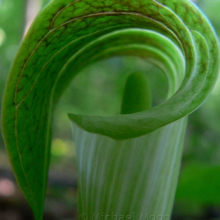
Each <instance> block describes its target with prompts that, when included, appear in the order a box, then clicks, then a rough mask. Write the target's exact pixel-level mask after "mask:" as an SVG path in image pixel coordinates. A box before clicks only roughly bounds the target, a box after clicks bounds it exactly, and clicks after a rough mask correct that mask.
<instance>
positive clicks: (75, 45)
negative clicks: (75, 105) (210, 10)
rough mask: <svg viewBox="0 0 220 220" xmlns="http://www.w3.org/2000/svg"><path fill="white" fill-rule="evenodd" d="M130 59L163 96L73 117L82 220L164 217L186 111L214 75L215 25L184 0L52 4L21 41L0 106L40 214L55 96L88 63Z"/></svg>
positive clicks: (15, 159)
mask: <svg viewBox="0 0 220 220" xmlns="http://www.w3.org/2000/svg"><path fill="white" fill-rule="evenodd" d="M130 55H132V56H138V57H141V58H143V59H146V60H148V61H149V62H151V63H153V64H155V65H156V66H158V67H159V68H160V69H162V70H163V72H164V73H165V74H166V76H167V78H168V82H169V91H168V94H167V100H166V101H165V102H164V103H162V104H161V105H158V106H156V107H152V108H147V109H146V110H145V109H140V112H137V110H134V111H133V112H129V111H128V112H127V107H125V109H123V108H122V114H120V115H116V116H109V117H101V116H82V115H75V114H71V115H69V117H70V119H71V120H72V122H73V123H72V127H73V133H74V134H73V135H74V141H75V145H76V156H77V163H78V172H79V173H78V178H79V180H78V183H79V205H78V207H79V219H92V218H93V217H96V218H97V219H101V218H102V217H103V216H104V218H105V219H110V217H111V216H112V217H114V216H116V217H117V219H119V217H120V215H121V216H122V217H123V216H124V219H126V217H127V219H129V218H130V219H131V218H133V219H144V217H145V219H146V216H148V217H150V216H155V217H160V216H161V217H162V218H163V219H166V218H169V217H170V214H171V209H172V204H173V198H174V193H175V188H176V183H177V177H178V172H179V166H180V159H181V152H182V142H183V136H184V131H185V125H186V120H187V115H188V114H190V113H191V112H193V111H194V110H195V109H197V108H198V107H199V106H200V105H201V104H202V103H203V102H204V101H205V99H206V98H207V96H208V95H209V94H210V92H211V90H212V88H213V86H214V84H215V81H216V79H217V76H218V69H219V45H218V41H217V38H216V35H215V33H214V31H213V28H212V26H211V25H210V23H209V22H208V20H207V19H206V17H205V16H204V15H203V14H202V12H201V11H200V10H199V9H198V8H197V7H196V6H195V5H194V3H192V2H191V1H190V0H95V1H93V0H53V1H52V2H51V3H49V4H48V5H47V6H46V7H45V8H44V9H43V10H42V11H41V13H40V14H39V15H38V16H37V18H36V19H35V21H34V22H33V24H32V26H31V28H30V29H29V31H28V33H27V35H26V36H25V38H24V40H23V42H22V44H21V46H20V49H19V51H18V53H17V56H16V58H15V60H14V63H13V66H12V68H11V72H10V75H9V78H8V83H7V86H6V90H5V94H4V100H3V111H2V126H3V133H4V139H5V143H6V146H7V150H8V154H9V156H10V160H11V164H12V167H13V170H14V173H15V176H16V178H17V181H18V183H19V185H20V187H21V189H22V190H23V192H24V194H25V196H26V198H27V200H28V202H29V204H30V206H31V207H32V209H33V212H34V215H35V219H36V220H41V219H42V215H43V207H44V199H45V192H46V185H47V176H48V167H49V158H50V143H51V119H52V112H53V109H54V107H55V105H56V103H57V101H58V100H59V97H60V96H61V94H62V92H63V90H64V89H65V88H66V87H67V86H68V84H69V82H70V80H71V79H72V78H74V77H75V76H76V75H77V73H78V72H79V71H80V70H81V69H82V68H84V67H85V66H87V65H91V64H92V63H94V62H96V61H98V60H101V59H107V58H109V57H112V56H130ZM134 77H135V78H136V77H141V76H140V75H138V74H137V75H136V74H135V76H134ZM149 83H150V82H149ZM129 90H130V89H128V91H129ZM130 91H131V90H130ZM127 95H128V96H129V92H128V93H127V91H126V89H125V97H126V96H127ZM143 99H144V97H143ZM127 100H128V99H127ZM134 100H135V99H134ZM143 101H144V100H143ZM124 103H125V106H126V103H127V101H126V98H125V102H124ZM140 103H141V99H139V98H137V103H136V104H137V105H139V104H140ZM140 106H142V105H141V104H140ZM128 113H129V114H128ZM109 215H110V217H109ZM130 216H131V217H130Z"/></svg>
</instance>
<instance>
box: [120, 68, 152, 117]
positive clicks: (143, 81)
mask: <svg viewBox="0 0 220 220" xmlns="http://www.w3.org/2000/svg"><path fill="white" fill-rule="evenodd" d="M150 108H151V93H150V88H149V84H148V81H147V77H146V76H145V75H144V74H143V73H140V72H135V73H132V74H130V75H129V76H128V78H127V81H126V84H125V88H124V94H123V99H122V105H121V114H132V113H136V112H141V111H145V110H147V109H150Z"/></svg>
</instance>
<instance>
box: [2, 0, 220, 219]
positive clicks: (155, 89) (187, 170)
mask: <svg viewBox="0 0 220 220" xmlns="http://www.w3.org/2000/svg"><path fill="white" fill-rule="evenodd" d="M48 2H49V0H0V96H1V98H2V94H3V90H4V85H5V81H6V79H7V76H8V73H9V70H10V66H11V64H12V62H13V59H14V56H15V54H16V51H17V50H18V47H19V43H20V41H21V39H22V37H23V35H24V33H25V32H26V30H27V29H28V27H29V25H30V23H31V21H32V19H33V18H34V17H35V16H36V14H37V13H38V11H39V10H40V9H41V8H42V7H44V5H46V4H47V3H48ZM195 2H196V4H198V6H199V7H200V8H201V10H202V11H204V13H205V14H206V15H207V17H208V18H209V19H210V21H211V22H212V24H213V26H214V28H215V29H216V32H217V34H218V36H220V0H197V1H195ZM134 71H141V72H143V73H145V74H146V75H147V78H148V80H149V82H150V87H151V91H152V96H153V105H154V106H155V105H158V104H160V103H161V102H163V101H164V100H165V98H166V91H167V88H168V86H167V80H166V77H165V76H164V74H163V73H162V72H161V71H160V70H159V69H157V68H155V67H154V66H152V65H151V64H149V63H147V62H146V61H144V60H141V59H138V58H135V57H115V58H112V59H109V60H105V61H101V62H98V63H95V64H94V65H92V66H88V67H85V69H84V70H83V71H82V72H81V73H80V74H78V76H77V77H76V78H75V80H73V82H72V84H71V86H70V87H69V88H68V89H67V90H66V92H65V94H64V96H63V97H62V99H61V100H60V102H59V105H58V106H57V108H56V111H55V114H54V123H53V141H52V154H51V155H52V158H51V169H50V176H49V182H48V193H47V199H46V205H45V220H46V219H50V220H53V219H54V220H58V219H59V220H67V219H73V218H74V219H76V209H77V208H76V207H77V202H76V201H77V198H76V194H77V186H76V165H75V154H74V143H73V141H72V135H71V128H70V123H69V120H68V118H67V113H70V112H75V113H82V114H94V115H111V114H119V112H120V103H121V99H122V93H123V86H124V83H125V80H126V78H127V76H128V75H129V74H130V73H132V72H134ZM219 97H220V80H219V81H218V82H217V84H216V86H215V88H214V90H213V92H212V94H211V95H210V97H209V99H208V100H207V102H206V103H205V104H204V105H203V106H202V107H201V108H199V109H198V110H197V111H195V112H194V113H192V114H191V115H190V116H189V120H188V127H187V133H186V139H185V147H184V153H183V159H182V167H181V173H180V180H179V185H178V188H177V194H176V201H175V205H174V209H173V216H172V219H178V220H181V219H186V220H190V219H210V220H211V219H212V220H214V219H220V114H219V112H220V104H219V101H218V100H219ZM0 105H1V103H0ZM0 107H1V106H0ZM0 109H1V108H0ZM0 133H1V132H0ZM6 219H7V220H8V219H9V220H26V219H28V220H31V219H33V217H32V213H31V211H30V209H29V207H28V205H27V203H26V202H25V199H24V198H23V196H22V194H21V192H20V191H19V189H18V188H17V186H16V182H15V180H14V177H13V174H12V172H11V169H10V165H9V160H8V157H7V153H6V150H5V147H4V142H3V138H2V136H0V220H6Z"/></svg>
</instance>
